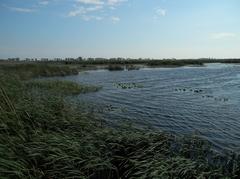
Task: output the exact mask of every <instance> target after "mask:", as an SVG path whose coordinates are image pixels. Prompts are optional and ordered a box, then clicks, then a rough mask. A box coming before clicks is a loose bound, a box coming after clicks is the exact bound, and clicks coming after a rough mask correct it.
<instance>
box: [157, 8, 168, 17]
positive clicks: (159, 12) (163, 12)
mask: <svg viewBox="0 0 240 179" xmlns="http://www.w3.org/2000/svg"><path fill="white" fill-rule="evenodd" d="M166 14H167V10H166V9H162V8H157V9H156V15H157V16H166Z"/></svg>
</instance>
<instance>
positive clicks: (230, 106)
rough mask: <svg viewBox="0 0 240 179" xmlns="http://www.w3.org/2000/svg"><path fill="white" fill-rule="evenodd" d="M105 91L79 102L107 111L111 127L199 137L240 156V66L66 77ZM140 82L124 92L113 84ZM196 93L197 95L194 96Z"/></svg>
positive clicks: (214, 65)
mask: <svg viewBox="0 0 240 179" xmlns="http://www.w3.org/2000/svg"><path fill="white" fill-rule="evenodd" d="M64 79H69V80H73V81H77V82H81V83H85V84H93V85H100V86H102V87H103V89H102V90H100V91H99V92H97V93H89V94H84V95H80V96H79V98H81V100H86V101H88V102H92V103H94V104H96V105H98V106H101V107H102V108H106V110H105V111H104V112H103V115H104V116H105V118H106V119H107V120H110V121H111V122H119V121H123V120H129V121H131V122H133V123H135V124H137V125H139V126H151V127H153V128H157V129H160V130H162V131H166V132H170V133H175V134H193V133H197V134H198V135H201V136H202V137H203V138H205V139H207V140H209V141H210V142H212V143H213V145H214V146H215V147H216V148H218V149H221V150H222V149H223V150H233V151H235V152H239V151H240V111H239V109H240V66H238V65H226V64H209V65H206V67H181V68H154V69H148V68H145V69H141V70H138V71H115V72H109V71H105V70H98V71H89V72H83V73H80V75H78V76H70V77H64ZM132 82H134V83H137V84H140V85H142V87H141V88H131V89H122V88H117V86H116V85H115V83H132ZM196 90H197V91H196Z"/></svg>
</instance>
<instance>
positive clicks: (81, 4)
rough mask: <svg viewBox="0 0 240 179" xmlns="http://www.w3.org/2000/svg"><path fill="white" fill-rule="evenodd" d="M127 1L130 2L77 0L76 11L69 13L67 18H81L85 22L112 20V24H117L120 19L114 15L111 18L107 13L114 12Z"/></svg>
mask: <svg viewBox="0 0 240 179" xmlns="http://www.w3.org/2000/svg"><path fill="white" fill-rule="evenodd" d="M127 1H128V0H75V2H76V3H75V5H74V9H73V10H71V11H69V12H68V15H67V17H76V16H80V17H81V18H82V19H83V20H102V19H104V18H110V19H111V21H112V22H114V23H116V22H118V21H119V20H120V18H119V17H115V16H114V15H113V16H112V17H111V15H108V14H109V13H108V12H107V11H109V10H112V12H113V10H115V9H116V8H117V7H118V6H119V5H120V4H121V3H123V2H127ZM110 14H111V13H110ZM108 16H109V17H108Z"/></svg>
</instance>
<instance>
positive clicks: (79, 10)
mask: <svg viewBox="0 0 240 179" xmlns="http://www.w3.org/2000/svg"><path fill="white" fill-rule="evenodd" d="M102 8H103V6H92V7H83V6H80V7H77V8H76V9H75V10H73V11H70V12H69V13H68V17H75V16H77V15H85V16H87V15H86V14H88V13H89V12H93V11H98V10H100V9H102Z"/></svg>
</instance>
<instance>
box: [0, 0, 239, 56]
mask: <svg viewBox="0 0 240 179" xmlns="http://www.w3.org/2000/svg"><path fill="white" fill-rule="evenodd" d="M78 56H83V57H107V58H110V57H130V58H140V57H142V58H200V57H215V58H226V57H232V58H236V57H240V1H239V0H0V58H7V57H21V58H25V57H38V58H40V57H49V58H52V57H78Z"/></svg>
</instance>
